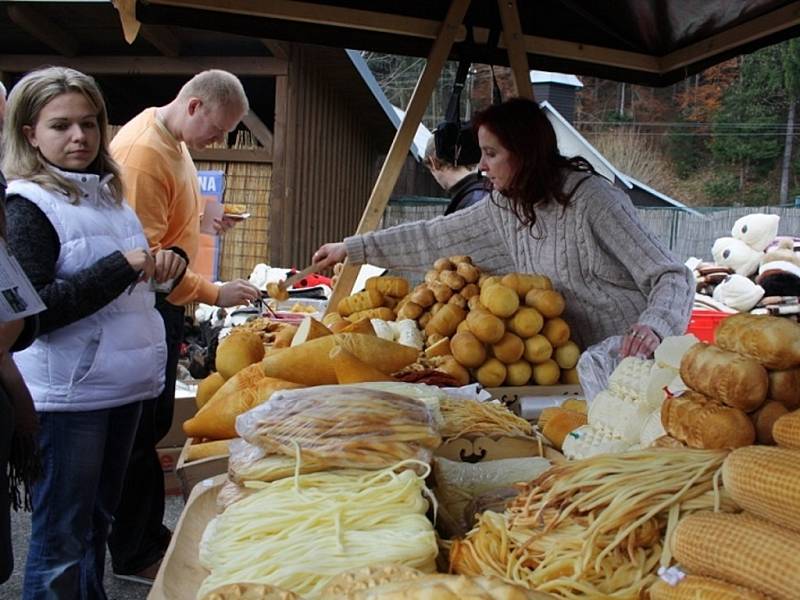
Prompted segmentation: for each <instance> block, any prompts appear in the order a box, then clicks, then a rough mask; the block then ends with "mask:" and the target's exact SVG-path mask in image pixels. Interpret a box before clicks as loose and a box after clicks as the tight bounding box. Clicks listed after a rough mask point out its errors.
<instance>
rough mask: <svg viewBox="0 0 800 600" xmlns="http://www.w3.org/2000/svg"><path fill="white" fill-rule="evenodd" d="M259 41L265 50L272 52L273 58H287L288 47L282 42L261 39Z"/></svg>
mask: <svg viewBox="0 0 800 600" xmlns="http://www.w3.org/2000/svg"><path fill="white" fill-rule="evenodd" d="M261 43H262V44H263V45H264V47H265V48H266V49H267V50H269V51H270V52H271V53H272V56H274V57H275V58H280V59H281V60H289V49H288V48H287V47H286V44H284V43H283V42H279V41H277V40H266V39H262V40H261Z"/></svg>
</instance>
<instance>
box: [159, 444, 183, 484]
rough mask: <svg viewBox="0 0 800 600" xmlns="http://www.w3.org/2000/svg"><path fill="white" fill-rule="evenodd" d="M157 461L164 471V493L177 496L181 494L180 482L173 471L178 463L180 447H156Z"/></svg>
mask: <svg viewBox="0 0 800 600" xmlns="http://www.w3.org/2000/svg"><path fill="white" fill-rule="evenodd" d="M156 452H157V453H158V461H159V462H160V463H161V469H162V470H163V471H164V494H166V495H167V496H179V495H180V494H181V484H180V481H178V475H177V473H176V471H175V469H176V467H177V465H178V458H179V457H180V454H181V448H180V447H177V448H157V449H156Z"/></svg>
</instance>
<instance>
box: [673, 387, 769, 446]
mask: <svg viewBox="0 0 800 600" xmlns="http://www.w3.org/2000/svg"><path fill="white" fill-rule="evenodd" d="M661 423H662V424H663V425H664V429H665V430H666V431H667V433H668V434H669V435H670V436H672V437H673V438H675V439H677V440H679V441H681V442H684V443H685V444H686V445H687V446H689V447H691V448H707V449H721V448H739V447H741V446H749V445H750V444H752V443H753V442H754V441H755V438H756V431H755V427H754V426H753V423H752V421H751V420H750V418H749V417H748V416H747V415H746V414H745V413H744V412H742V411H741V410H739V409H738V408H731V407H729V406H724V405H723V404H721V403H719V402H717V401H716V400H711V399H709V398H706V397H705V396H703V395H702V394H699V393H697V392H693V391H691V390H687V391H686V392H684V393H683V395H681V396H674V397H668V398H667V399H666V400H664V404H662V405H661Z"/></svg>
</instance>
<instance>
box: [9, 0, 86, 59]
mask: <svg viewBox="0 0 800 600" xmlns="http://www.w3.org/2000/svg"><path fill="white" fill-rule="evenodd" d="M6 11H7V12H8V16H9V18H10V19H11V21H12V22H13V23H14V24H15V25H16V26H17V27H19V28H20V29H23V30H25V31H27V32H28V33H29V34H31V35H32V36H33V37H35V38H36V39H37V40H39V41H40V42H42V43H43V44H45V45H47V46H49V47H50V48H52V49H53V50H55V51H56V52H58V53H59V54H62V55H64V56H75V55H77V54H78V40H76V39H75V38H74V37H72V36H71V35H70V34H68V33H67V32H66V31H64V30H63V29H61V28H60V27H59V26H58V25H56V24H55V23H53V22H52V21H50V20H49V19H47V18H46V17H45V16H44V13H43V12H42V11H41V10H38V9H36V8H35V7H33V6H22V5H20V4H12V5H11V6H9V7H8V8H7V9H6ZM41 65H42V63H39V66H41Z"/></svg>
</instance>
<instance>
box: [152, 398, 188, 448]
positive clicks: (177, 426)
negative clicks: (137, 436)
mask: <svg viewBox="0 0 800 600" xmlns="http://www.w3.org/2000/svg"><path fill="white" fill-rule="evenodd" d="M194 398H195V394H194V393H193V392H186V391H182V390H175V410H174V412H173V414H172V426H171V427H170V429H169V431H168V432H167V435H165V436H164V437H163V439H162V440H161V441H160V442H158V447H159V448H175V447H180V446H183V444H184V443H185V442H186V434H185V433H184V432H183V422H184V421H186V420H187V419H191V418H192V417H193V416H194V415H195V413H196V412H197V405H196V404H195V401H194Z"/></svg>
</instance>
